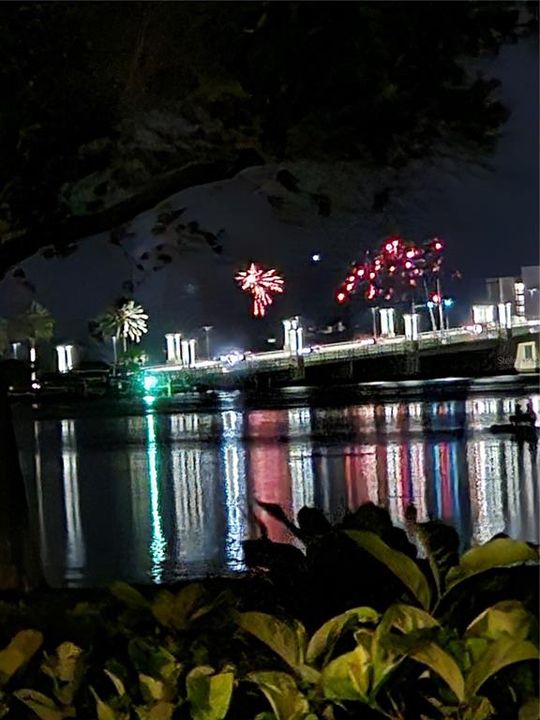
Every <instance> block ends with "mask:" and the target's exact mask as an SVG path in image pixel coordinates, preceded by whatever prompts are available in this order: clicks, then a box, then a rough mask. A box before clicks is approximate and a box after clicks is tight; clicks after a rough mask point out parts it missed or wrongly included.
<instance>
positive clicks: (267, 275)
mask: <svg viewBox="0 0 540 720" xmlns="http://www.w3.org/2000/svg"><path fill="white" fill-rule="evenodd" d="M235 280H236V282H237V283H238V285H239V287H240V289H241V290H242V291H243V292H245V293H248V294H250V295H251V297H252V299H253V305H252V313H253V316H254V317H264V315H265V313H266V308H267V307H268V306H269V305H271V304H272V302H273V297H272V296H273V295H274V294H279V293H282V292H283V290H284V285H285V281H284V280H283V278H282V277H281V276H280V275H278V274H277V271H276V270H275V268H271V269H270V270H265V269H264V268H263V267H261V266H260V265H257V263H254V262H252V263H251V264H250V265H249V267H248V269H247V270H243V271H242V272H239V273H237V275H236V277H235Z"/></svg>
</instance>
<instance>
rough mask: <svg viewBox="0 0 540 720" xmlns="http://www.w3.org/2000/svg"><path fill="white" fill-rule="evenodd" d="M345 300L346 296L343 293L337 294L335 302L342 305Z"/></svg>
mask: <svg viewBox="0 0 540 720" xmlns="http://www.w3.org/2000/svg"><path fill="white" fill-rule="evenodd" d="M345 299H346V295H345V293H344V292H339V293H338V294H337V297H336V300H337V301H338V303H344V302H345Z"/></svg>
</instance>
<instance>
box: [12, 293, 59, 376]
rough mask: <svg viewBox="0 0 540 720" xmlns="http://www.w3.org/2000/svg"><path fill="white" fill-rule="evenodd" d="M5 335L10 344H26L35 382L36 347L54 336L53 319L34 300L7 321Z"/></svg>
mask: <svg viewBox="0 0 540 720" xmlns="http://www.w3.org/2000/svg"><path fill="white" fill-rule="evenodd" d="M7 334H8V337H9V339H10V340H11V341H12V342H27V343H28V345H29V347H30V364H31V366H32V380H35V372H34V367H35V362H36V359H37V351H36V346H37V344H38V342H39V341H40V340H45V341H48V340H51V338H52V336H53V334H54V318H53V316H52V315H51V313H50V312H49V311H48V310H47V308H44V307H43V305H40V304H39V303H38V302H36V301H35V300H32V302H31V303H30V305H29V307H28V308H27V309H26V310H24V311H23V312H21V313H19V314H18V315H15V317H12V318H10V319H9V320H8V323H7Z"/></svg>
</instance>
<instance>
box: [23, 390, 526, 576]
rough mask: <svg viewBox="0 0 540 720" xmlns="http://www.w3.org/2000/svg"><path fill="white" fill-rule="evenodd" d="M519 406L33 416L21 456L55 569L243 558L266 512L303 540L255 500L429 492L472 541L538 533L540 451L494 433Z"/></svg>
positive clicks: (191, 564) (335, 503)
mask: <svg viewBox="0 0 540 720" xmlns="http://www.w3.org/2000/svg"><path fill="white" fill-rule="evenodd" d="M533 400H534V403H535V406H536V409H537V410H538V405H539V402H538V401H539V398H538V396H536V397H534V398H533ZM512 410H513V401H512V400H501V399H499V398H481V399H478V398H474V399H470V400H466V401H447V402H425V403H424V402H400V403H398V402H392V403H384V404H383V403H379V404H363V405H356V406H351V407H346V408H340V409H335V408H332V409H314V408H309V407H300V408H292V409H272V410H251V411H250V410H243V411H240V410H238V409H234V407H231V408H230V409H229V408H228V409H225V410H223V411H222V412H220V413H213V414H211V413H175V414H169V415H156V414H152V413H151V412H150V413H149V414H147V415H146V416H142V417H141V416H139V417H121V418H111V417H105V418H91V417H81V418H78V419H70V420H47V421H42V422H33V424H32V432H31V434H30V435H31V438H30V435H28V436H25V437H26V440H24V439H23V441H22V444H23V449H22V459H23V466H24V469H25V473H26V475H27V476H28V478H29V479H30V480H31V483H32V485H33V488H34V491H35V498H36V520H37V522H38V523H39V537H40V542H41V553H42V558H43V562H44V566H45V568H46V573H47V576H48V579H49V582H51V584H53V585H61V584H66V583H67V584H81V583H82V584H98V583H103V582H108V581H110V580H111V579H113V578H124V579H126V580H128V581H132V582H134V581H136V582H149V581H151V582H158V583H159V582H168V581H172V580H174V579H177V578H179V577H185V576H200V575H204V574H206V573H226V572H231V571H232V572H234V571H239V570H242V569H243V562H242V541H243V540H244V539H246V538H248V537H254V536H256V535H257V532H258V525H257V521H256V518H258V519H259V520H260V521H262V522H263V523H264V524H265V525H266V527H267V528H268V532H269V535H270V537H271V538H272V539H275V540H278V541H282V542H287V541H291V537H290V535H289V533H288V531H287V530H286V529H285V528H283V527H282V525H281V524H280V523H278V522H277V521H276V520H274V519H273V518H272V517H270V516H269V515H268V513H266V512H264V511H263V510H261V509H260V508H257V506H256V503H255V499H260V500H264V501H266V502H274V503H278V504H279V505H281V506H282V507H283V508H284V509H285V511H286V512H287V514H289V516H292V515H294V514H296V513H297V512H298V511H299V510H300V508H301V507H303V506H304V505H309V506H313V505H315V506H317V507H320V508H322V509H323V510H324V511H325V512H326V513H327V514H328V515H329V516H330V517H331V518H332V519H337V518H339V517H340V516H341V515H342V514H343V512H344V511H345V510H346V509H347V508H349V509H353V508H355V507H357V506H358V505H360V504H362V503H365V502H368V501H371V502H374V503H377V504H381V505H384V506H386V507H387V508H388V509H389V511H390V513H391V515H392V517H393V518H394V520H395V521H396V522H398V523H400V522H401V523H402V522H403V521H404V514H405V510H406V508H407V506H408V505H409V504H411V503H414V505H415V506H416V509H417V514H418V519H419V520H420V521H425V520H427V519H429V518H440V519H442V520H445V521H446V522H449V523H451V524H453V525H454V526H455V527H456V529H457V530H458V532H459V533H460V536H461V538H462V541H463V543H464V545H465V544H469V543H471V542H472V543H479V542H484V541H486V540H488V539H489V538H490V537H492V536H493V535H495V534H496V533H499V532H506V533H508V534H510V535H511V536H513V537H519V538H524V539H527V540H533V541H535V540H536V538H537V536H538V516H537V512H536V508H537V503H538V463H537V455H536V452H533V451H532V450H531V449H530V448H529V447H528V446H525V447H522V446H520V445H518V443H516V442H514V441H513V440H511V439H510V438H509V437H508V436H505V435H492V434H490V433H489V431H488V428H489V426H490V425H492V424H494V423H496V422H501V421H502V420H503V418H504V417H505V416H507V415H508V414H509V413H510V412H511V411H512ZM29 438H30V439H29Z"/></svg>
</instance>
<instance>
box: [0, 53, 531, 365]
mask: <svg viewBox="0 0 540 720" xmlns="http://www.w3.org/2000/svg"><path fill="white" fill-rule="evenodd" d="M493 65H494V68H495V75H496V76H498V77H499V78H500V79H501V81H502V90H501V92H502V97H503V100H504V102H505V103H506V104H507V106H508V107H509V108H510V110H511V112H512V115H511V117H510V120H509V121H508V123H507V125H506V127H505V130H504V134H503V137H502V138H501V140H500V143H499V146H498V150H497V153H496V155H495V156H494V157H493V158H491V160H490V164H491V169H490V170H478V169H476V170H474V171H472V170H470V169H469V170H465V171H463V170H462V171H460V174H459V176H456V175H452V176H450V175H447V174H443V173H441V172H437V173H435V172H430V173H426V175H425V178H423V180H422V183H421V184H420V186H419V188H417V190H416V191H415V192H414V193H413V194H411V195H410V196H407V197H405V198H403V202H402V205H403V212H402V214H401V216H400V217H399V218H398V219H399V225H400V230H401V232H403V233H404V234H405V235H407V236H410V237H414V238H416V239H417V240H418V241H422V240H424V239H426V238H427V237H428V236H431V235H433V234H436V235H438V236H440V237H442V238H444V239H445V240H446V243H447V247H448V251H447V259H448V264H449V265H451V266H452V267H455V268H459V269H460V270H461V271H462V273H463V276H464V279H463V281H462V283H461V284H460V286H459V287H456V288H452V291H453V292H455V294H456V297H459V300H460V307H459V308H458V310H457V313H458V314H459V312H461V313H464V312H465V308H466V303H467V302H469V301H471V300H473V299H480V298H481V297H482V293H483V280H482V278H485V277H489V276H495V275H505V274H509V275H513V274H518V273H519V270H520V267H521V266H522V265H537V264H538V262H539V223H538V194H539V185H538V155H539V146H538V125H539V117H538V81H539V79H538V47H537V45H536V44H535V43H533V42H527V43H525V42H524V43H521V44H519V45H517V46H512V47H508V48H505V49H504V50H503V52H502V54H501V56H500V57H499V58H498V59H497V60H495V61H494V63H493ZM493 65H492V67H493ZM170 202H171V205H172V206H173V207H184V206H187V207H188V215H189V217H190V218H191V217H192V218H196V219H197V220H198V221H200V222H201V224H203V225H205V226H206V227H208V228H209V229H211V230H213V231H215V232H217V231H218V230H220V229H221V228H224V229H225V240H224V245H225V253H224V255H223V257H217V256H216V255H214V254H212V253H211V251H210V250H209V249H207V248H204V247H201V248H199V249H194V250H192V251H189V252H187V253H185V254H184V255H182V256H179V257H178V259H176V260H175V261H174V263H173V264H172V265H170V266H168V267H166V268H165V269H163V270H161V271H159V272H157V273H153V274H151V275H150V276H149V277H148V278H147V279H146V280H145V282H144V283H143V285H142V286H141V287H140V289H139V291H138V292H137V295H136V297H137V299H138V300H139V301H140V302H141V303H142V304H143V305H144V306H145V307H146V309H147V310H148V312H149V314H150V317H151V326H152V332H151V335H150V337H149V341H150V343H149V344H150V347H151V349H152V350H153V352H154V353H155V358H156V359H158V358H159V357H160V355H159V353H160V348H161V342H162V334H163V332H166V331H171V330H179V331H183V332H186V333H194V332H195V331H196V330H197V329H198V328H200V327H201V326H202V325H204V324H211V325H214V326H215V327H216V332H215V339H214V349H215V350H216V351H218V350H221V349H225V348H226V347H233V346H235V345H238V346H242V345H243V346H244V347H247V346H249V345H250V343H251V342H252V341H253V339H254V338H255V337H256V336H268V335H270V334H272V332H273V330H275V327H276V324H277V323H278V322H279V319H280V318H282V317H285V316H287V314H289V313H290V314H293V313H299V314H302V315H304V316H307V317H308V318H312V319H314V320H322V319H330V318H331V317H332V316H333V315H335V314H336V306H335V304H334V301H333V295H334V289H335V287H336V284H337V283H338V282H339V281H340V280H341V279H342V276H343V273H344V272H345V271H346V265H347V262H348V261H352V260H354V259H355V257H358V255H359V249H360V248H361V247H363V246H365V244H366V242H367V243H372V244H373V243H376V242H377V241H378V240H379V239H382V238H381V234H382V233H383V232H384V230H383V227H382V225H381V224H380V223H379V224H378V223H377V222H376V221H374V219H373V218H371V217H366V216H365V215H363V216H361V217H358V222H357V224H355V226H354V228H352V229H349V230H348V231H345V230H344V231H342V232H338V233H335V232H333V231H330V232H329V230H328V228H326V229H325V228H321V226H320V223H319V224H317V223H311V224H310V223H308V224H307V225H306V226H304V227H301V228H299V227H294V226H292V225H290V224H284V223H281V222H279V221H278V220H277V219H276V218H275V217H274V216H273V214H272V211H271V208H270V206H269V204H268V202H267V200H266V198H265V197H264V196H263V195H261V194H260V193H257V192H255V191H254V184H253V182H251V181H250V175H249V173H247V174H246V176H244V177H239V178H237V179H235V180H233V181H230V182H226V183H221V184H219V185H216V186H205V187H202V188H194V189H191V190H189V191H185V192H183V193H180V194H179V195H178V196H175V197H173V198H172V199H171V201H170ZM150 222H151V218H150V217H148V216H140V217H139V218H138V219H137V220H136V221H135V222H134V224H133V228H134V230H135V232H136V239H135V240H134V241H133V242H134V246H135V247H136V248H137V250H138V251H139V250H140V249H142V248H146V247H148V246H149V242H150V238H151V235H150V232H149V228H150ZM336 245H337V248H336ZM315 250H317V251H320V252H321V254H322V261H321V263H320V264H319V265H318V266H316V267H314V266H313V265H312V264H311V263H310V256H311V254H312V252H314V251H315ZM252 258H253V259H257V260H260V261H262V262H264V263H268V264H270V265H277V266H279V267H280V268H281V269H282V271H283V273H284V275H285V277H286V280H287V293H286V295H285V296H284V297H282V298H278V300H277V301H276V304H275V305H274V307H273V308H271V311H270V316H269V319H268V320H267V321H266V320H264V321H262V322H261V321H255V320H252V319H250V318H249V314H248V307H249V300H248V298H247V297H245V296H243V295H242V294H241V293H240V292H239V291H238V290H237V289H236V288H235V286H234V283H233V280H232V278H233V275H234V272H235V271H236V270H238V269H239V268H240V267H241V266H242V265H245V264H246V263H247V262H248V261H249V260H250V259H252ZM23 267H24V269H25V271H26V273H27V275H28V277H29V278H30V279H31V280H32V281H33V283H34V284H35V285H36V288H37V291H36V299H37V300H38V301H39V302H41V303H42V304H43V305H45V306H46V307H48V308H49V309H50V310H51V312H53V314H54V315H55V316H56V319H57V334H58V336H59V338H61V339H68V338H70V339H85V338H86V327H87V323H88V320H89V319H92V318H94V317H96V315H98V314H99V313H101V312H103V311H104V310H105V309H106V307H107V306H108V305H109V304H110V303H111V302H112V301H113V300H115V299H116V298H117V297H118V296H119V295H121V294H122V290H121V285H122V281H123V280H126V279H128V278H129V277H130V274H131V273H130V269H129V265H128V263H127V262H126V260H125V259H124V258H123V256H122V254H121V252H120V251H119V250H118V249H117V248H115V247H114V246H111V245H110V244H109V243H108V242H107V240H106V238H104V237H97V238H92V239H88V240H86V241H85V242H83V243H82V244H81V246H80V248H79V249H78V251H77V252H76V253H75V254H74V255H72V256H71V257H69V258H67V259H63V260H44V259H42V258H41V257H35V258H33V259H31V260H29V261H27V262H26V263H25V264H24V266H23ZM28 300H29V295H28V294H27V292H26V291H24V290H23V289H22V288H21V287H20V286H18V285H17V284H16V283H15V282H14V281H13V280H11V279H6V280H5V281H4V282H3V283H2V284H0V315H3V316H7V315H9V314H11V313H12V312H13V311H14V310H15V309H16V308H17V307H19V306H20V305H21V304H23V303H27V302H28ZM355 312H356V311H355Z"/></svg>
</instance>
